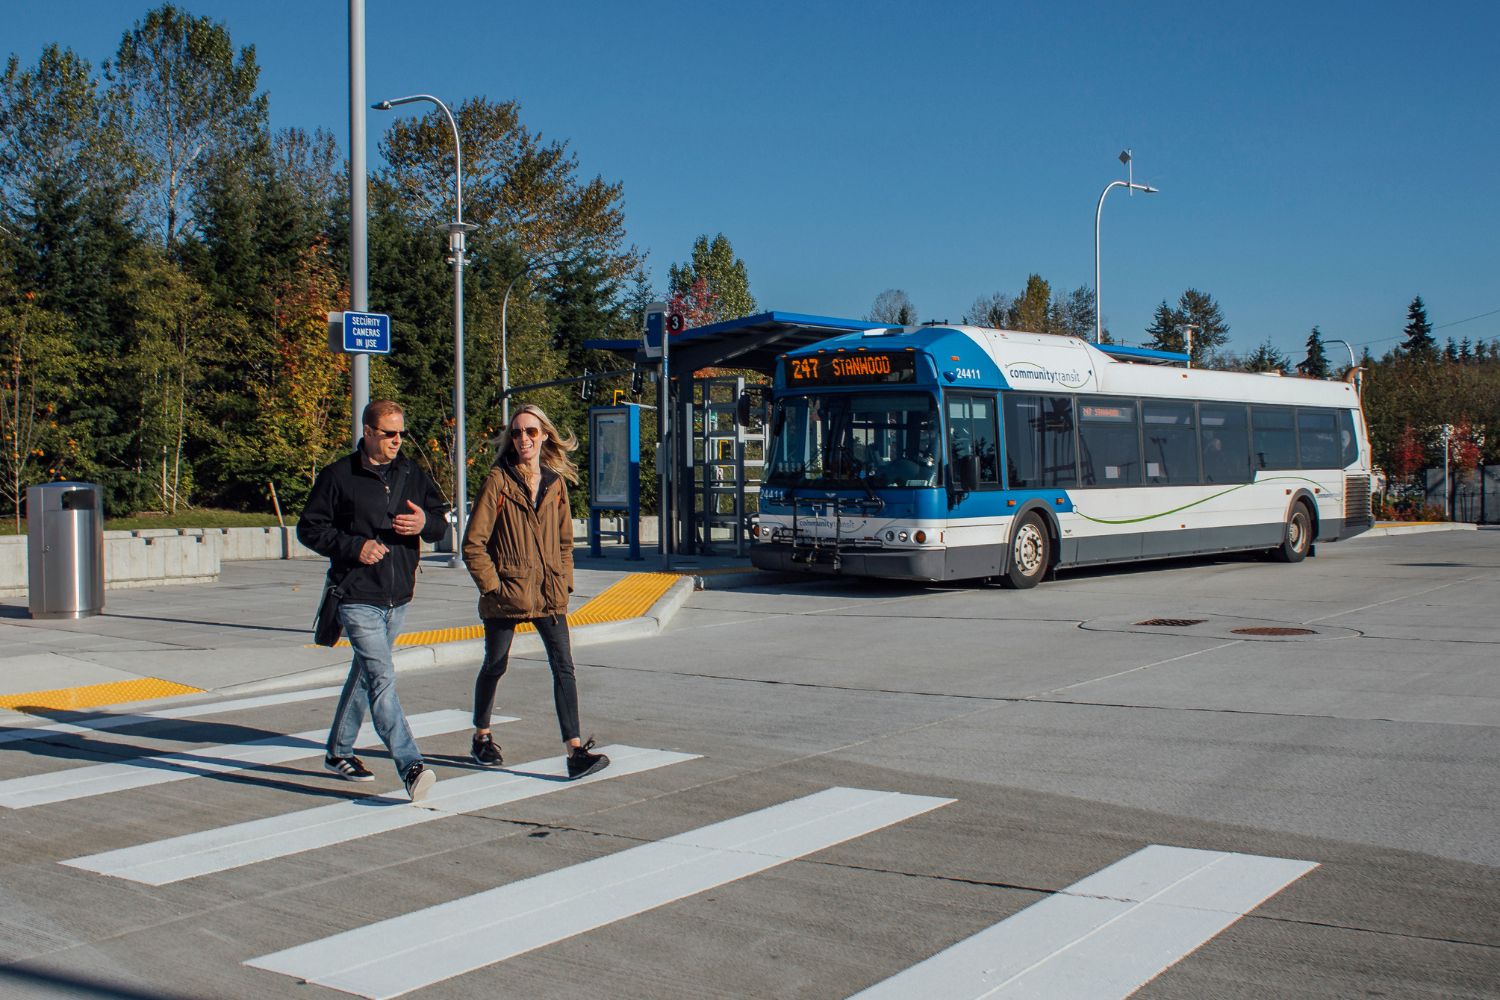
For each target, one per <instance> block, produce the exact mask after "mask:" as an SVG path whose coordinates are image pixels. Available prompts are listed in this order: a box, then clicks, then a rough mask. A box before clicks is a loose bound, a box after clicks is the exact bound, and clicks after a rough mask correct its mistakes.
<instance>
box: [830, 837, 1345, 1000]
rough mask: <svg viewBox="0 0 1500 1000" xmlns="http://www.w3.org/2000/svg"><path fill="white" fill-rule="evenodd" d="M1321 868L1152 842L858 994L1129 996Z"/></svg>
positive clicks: (1102, 999)
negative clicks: (1281, 892)
mask: <svg viewBox="0 0 1500 1000" xmlns="http://www.w3.org/2000/svg"><path fill="white" fill-rule="evenodd" d="M1316 867H1317V864H1316V863H1315V862H1311V861H1294V860H1291V859H1287V858H1267V857H1260V856H1257V855H1253V854H1228V853H1224V852H1222V851H1200V850H1192V849H1189V848H1185V847H1164V846H1162V845H1159V844H1153V845H1151V846H1149V847H1146V848H1143V849H1141V850H1139V851H1137V852H1136V853H1134V854H1132V855H1130V856H1129V857H1127V858H1124V859H1122V860H1120V861H1117V862H1115V863H1114V864H1112V865H1110V866H1109V867H1108V868H1104V869H1101V870H1100V871H1098V872H1095V873H1094V874H1093V875H1090V876H1089V877H1087V878H1085V879H1083V880H1081V881H1079V882H1075V883H1074V884H1073V885H1071V886H1069V887H1068V888H1066V889H1064V890H1062V891H1061V892H1059V893H1057V894H1055V895H1053V896H1049V897H1048V898H1047V899H1044V900H1042V901H1041V902H1040V903H1035V904H1033V905H1031V906H1028V907H1027V908H1026V909H1024V910H1022V911H1021V912H1020V913H1017V914H1015V915H1014V916H1011V917H1008V918H1007V919H1005V920H1002V921H1001V922H1000V923H998V924H995V925H994V926H993V927H990V928H987V929H986V930H983V931H980V932H979V933H978V934H975V935H974V936H973V937H970V938H967V939H965V940H963V941H960V942H959V943H958V944H956V945H954V946H953V947H951V948H949V949H947V950H946V951H942V952H939V953H938V954H936V955H934V956H932V957H931V958H929V959H927V960H926V961H923V962H919V963H918V964H916V965H913V966H912V967H911V968H909V969H905V970H903V971H902V972H900V973H897V974H896V975H894V976H892V977H891V978H889V979H886V980H884V981H882V982H879V983H876V984H875V985H874V986H872V987H870V988H869V989H867V990H864V991H863V992H861V993H858V994H855V996H856V997H857V998H858V1000H888V998H889V1000H895V998H904V997H924V996H931V997H943V998H945V1000H980V998H984V1000H991V998H993V1000H1011V998H1019V997H1047V998H1049V1000H1072V998H1077V1000H1114V998H1117V997H1119V998H1123V997H1128V996H1129V995H1130V994H1132V993H1134V992H1135V991H1136V990H1138V989H1140V988H1141V986H1143V985H1145V984H1146V983H1147V982H1150V981H1151V980H1152V979H1154V978H1155V977H1156V976H1158V975H1160V974H1161V973H1162V972H1164V971H1165V970H1166V969H1168V968H1169V967H1171V966H1172V965H1173V964H1175V963H1177V962H1179V961H1181V960H1182V959H1183V958H1184V957H1186V956H1187V955H1189V954H1191V953H1192V952H1194V951H1196V950H1197V949H1198V948H1199V947H1201V946H1202V945H1204V944H1206V943H1207V942H1208V941H1210V940H1211V939H1212V938H1213V937H1214V936H1215V935H1217V934H1219V933H1221V932H1222V931H1223V930H1224V929H1225V928H1227V927H1229V926H1230V925H1231V924H1233V923H1234V922H1235V921H1236V920H1239V919H1240V918H1241V917H1242V916H1244V915H1245V914H1246V913H1249V912H1250V911H1251V910H1253V909H1255V908H1256V907H1257V906H1259V905H1260V904H1261V903H1263V902H1265V901H1266V900H1267V899H1269V898H1271V897H1272V896H1274V895H1276V893H1278V892H1280V891H1281V890H1282V889H1284V888H1286V887H1287V886H1288V885H1290V884H1291V883H1292V882H1295V881H1296V880H1297V879H1299V878H1301V877H1302V876H1303V875H1305V874H1307V873H1308V872H1309V871H1311V870H1312V869H1314V868H1316Z"/></svg>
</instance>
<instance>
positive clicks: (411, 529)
mask: <svg viewBox="0 0 1500 1000" xmlns="http://www.w3.org/2000/svg"><path fill="white" fill-rule="evenodd" d="M406 506H408V507H410V508H411V512H410V513H407V514H397V515H396V516H395V517H393V518H391V527H392V528H395V529H396V534H398V535H420V534H421V533H422V529H423V528H424V527H425V526H426V525H427V512H426V511H425V510H423V509H422V508H421V507H418V506H417V505H416V504H414V503H412V502H411V501H410V500H408V501H406Z"/></svg>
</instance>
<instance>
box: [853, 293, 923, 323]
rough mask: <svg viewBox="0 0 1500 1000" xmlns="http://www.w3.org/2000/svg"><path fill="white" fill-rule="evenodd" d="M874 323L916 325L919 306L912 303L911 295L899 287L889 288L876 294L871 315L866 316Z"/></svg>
mask: <svg viewBox="0 0 1500 1000" xmlns="http://www.w3.org/2000/svg"><path fill="white" fill-rule="evenodd" d="M865 319H867V320H869V321H870V322H872V323H886V324H888V325H890V326H916V325H917V322H918V321H917V307H916V306H915V305H913V304H912V301H911V296H909V295H907V294H906V293H905V292H904V291H902V290H901V289H899V288H887V289H886V290H885V291H883V292H881V293H880V294H879V295H877V296H875V301H874V302H873V303H871V304H870V312H869V315H867V316H866V317H865Z"/></svg>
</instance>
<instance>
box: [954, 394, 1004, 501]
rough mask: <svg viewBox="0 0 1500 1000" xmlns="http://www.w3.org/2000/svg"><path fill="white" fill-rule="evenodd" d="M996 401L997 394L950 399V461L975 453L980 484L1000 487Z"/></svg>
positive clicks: (956, 460)
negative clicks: (996, 441) (993, 395)
mask: <svg viewBox="0 0 1500 1000" xmlns="http://www.w3.org/2000/svg"><path fill="white" fill-rule="evenodd" d="M995 435H996V432H995V401H994V399H993V397H991V398H985V397H982V396H951V397H949V399H948V453H949V458H950V461H951V462H953V463H957V462H958V461H959V460H961V459H964V458H968V457H970V456H973V457H975V458H978V459H979V484H980V485H981V486H990V487H994V486H998V485H999V484H1000V464H999V457H998V455H997V454H996V452H997V449H996V446H995Z"/></svg>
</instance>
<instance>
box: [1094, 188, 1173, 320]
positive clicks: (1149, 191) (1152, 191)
mask: <svg viewBox="0 0 1500 1000" xmlns="http://www.w3.org/2000/svg"><path fill="white" fill-rule="evenodd" d="M1117 187H1122V188H1129V189H1130V190H1132V191H1140V192H1143V193H1145V194H1157V193H1158V189H1157V188H1154V187H1152V186H1151V185H1150V184H1137V183H1135V182H1134V181H1110V182H1109V183H1108V184H1106V185H1104V190H1103V191H1101V192H1099V205H1098V207H1097V208H1095V209H1094V343H1096V344H1097V343H1099V341H1100V340H1101V339H1103V336H1104V314H1103V313H1101V312H1100V310H1099V219H1100V217H1101V216H1102V215H1103V214H1104V196H1105V195H1107V194H1109V192H1110V191H1111V190H1112V189H1114V188H1117Z"/></svg>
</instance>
